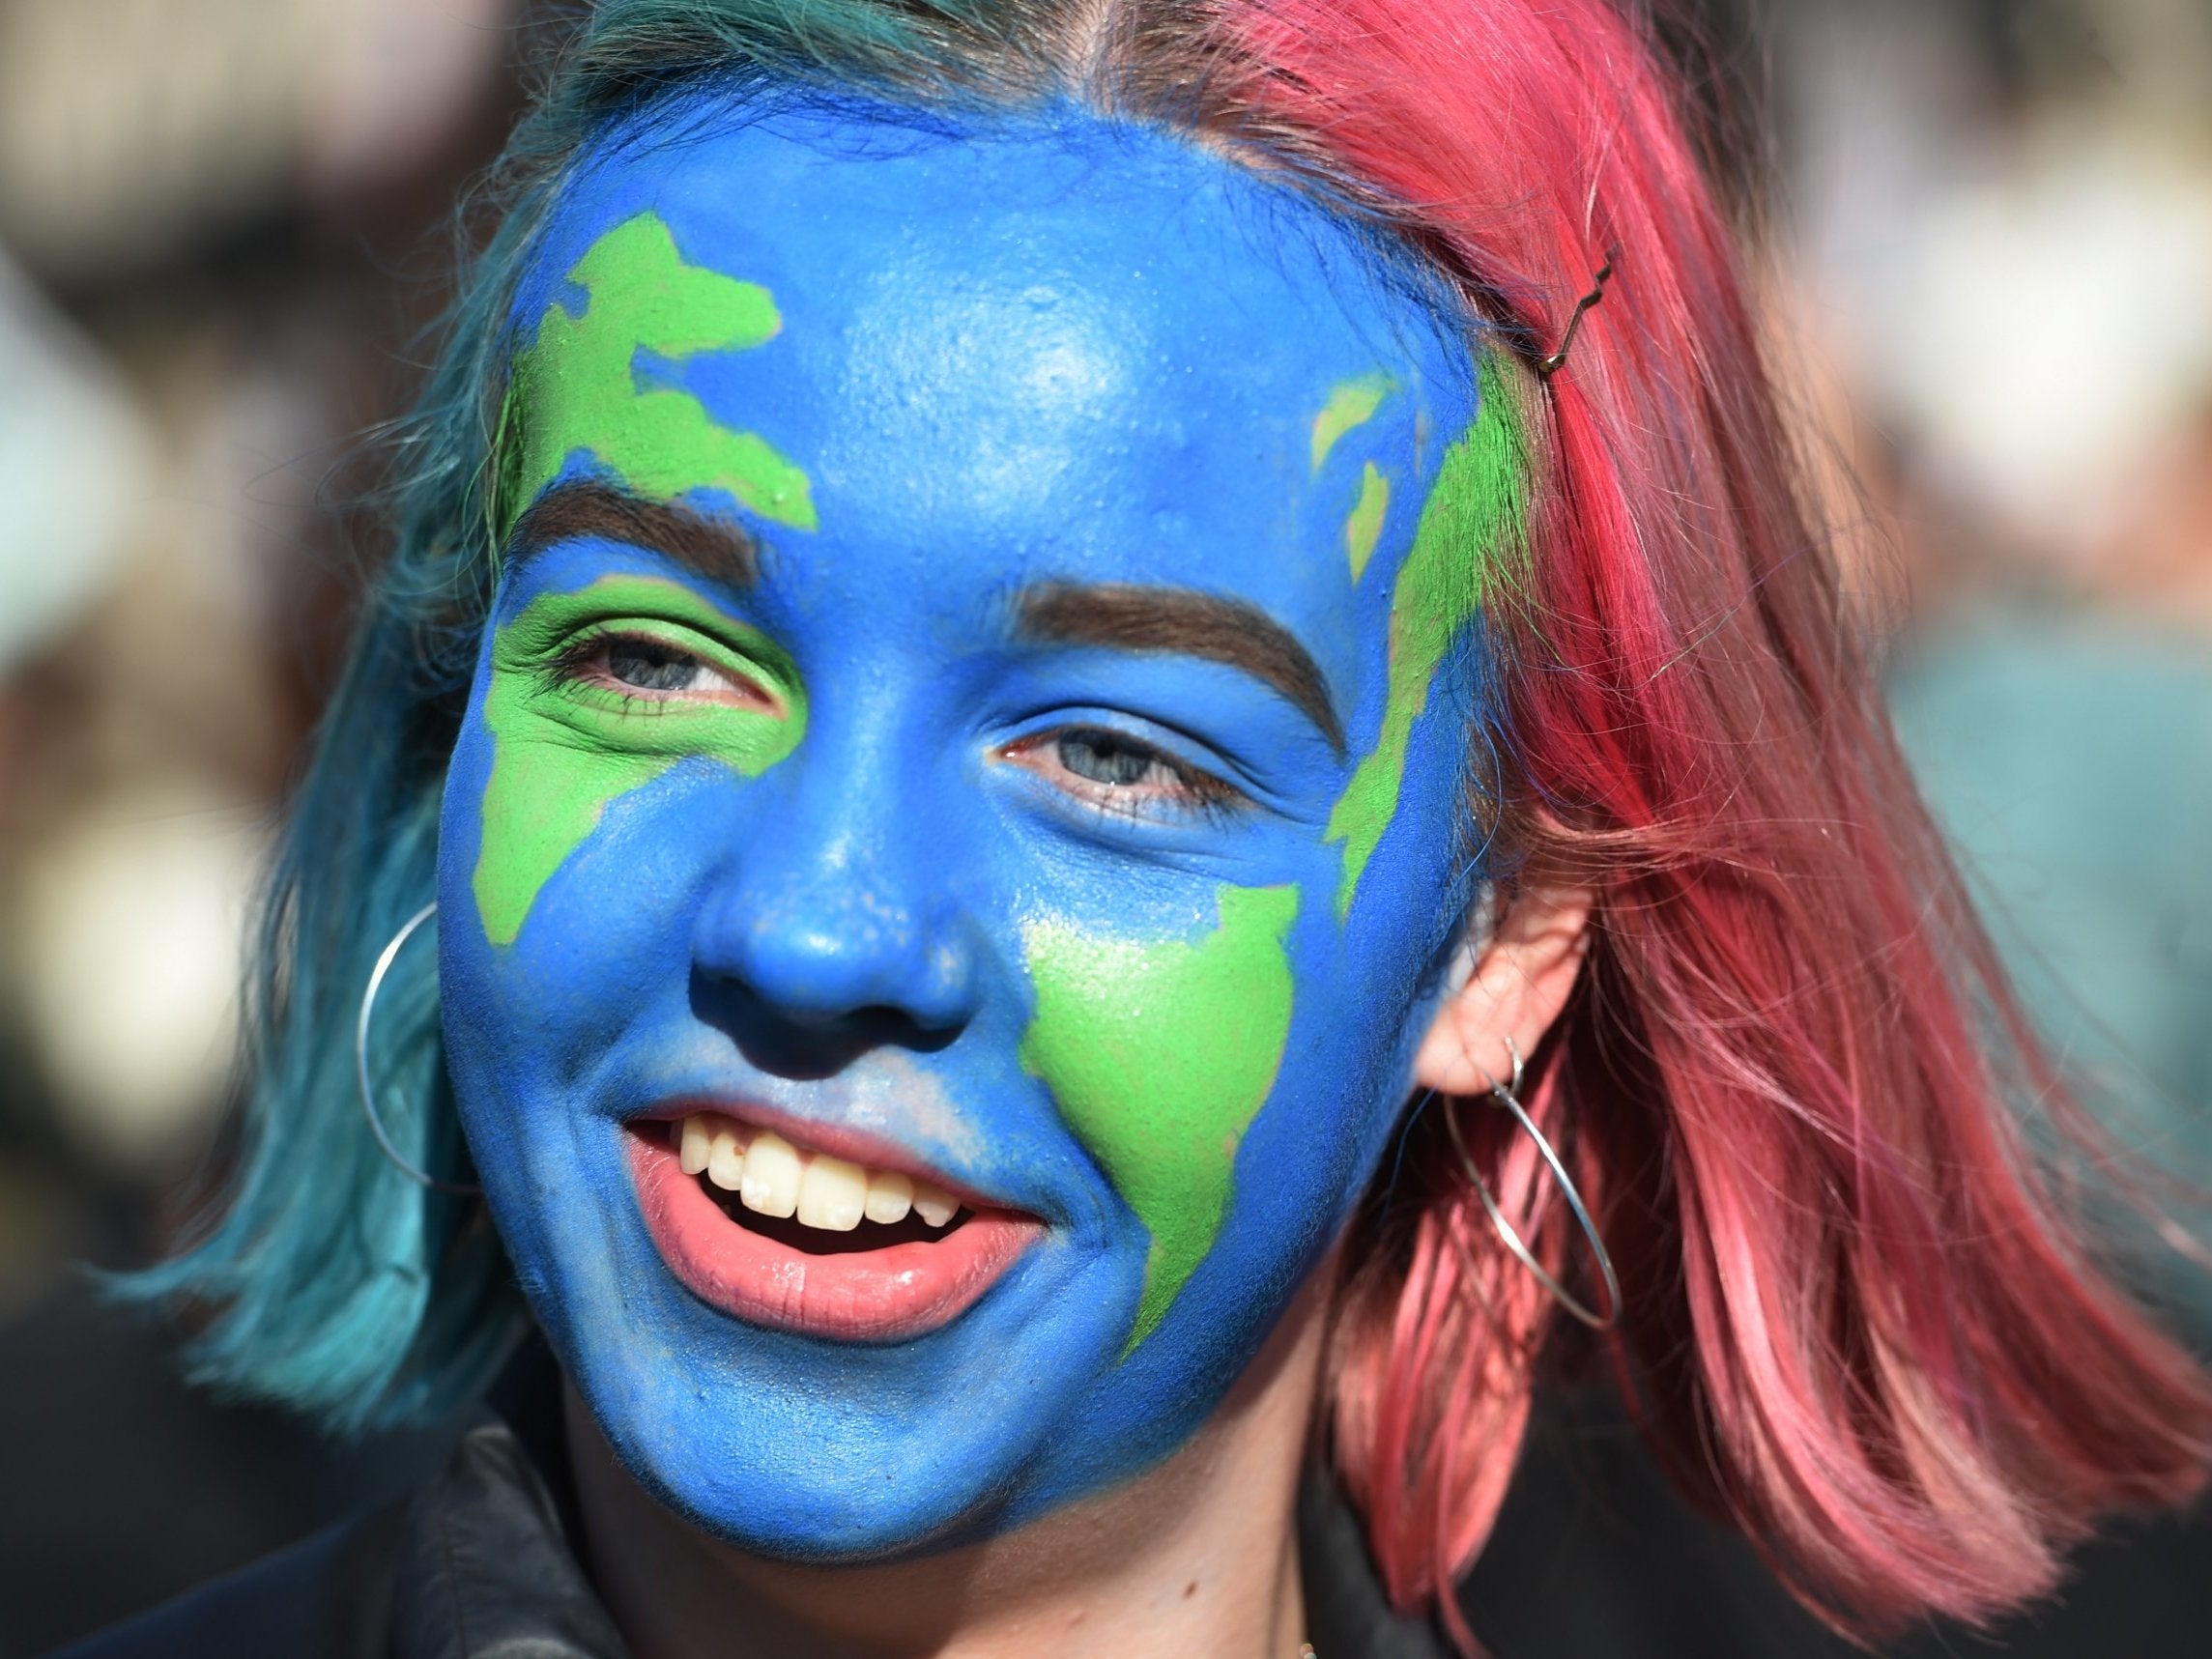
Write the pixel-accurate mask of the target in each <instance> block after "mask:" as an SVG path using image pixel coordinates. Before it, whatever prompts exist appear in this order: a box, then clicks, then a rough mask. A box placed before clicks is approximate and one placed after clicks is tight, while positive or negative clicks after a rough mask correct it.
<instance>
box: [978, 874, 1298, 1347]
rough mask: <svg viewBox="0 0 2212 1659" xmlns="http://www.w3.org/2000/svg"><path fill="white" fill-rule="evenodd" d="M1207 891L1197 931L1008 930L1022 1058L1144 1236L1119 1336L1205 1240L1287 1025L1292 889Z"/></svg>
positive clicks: (1217, 1224) (1179, 1285) (1222, 1206)
mask: <svg viewBox="0 0 2212 1659" xmlns="http://www.w3.org/2000/svg"><path fill="white" fill-rule="evenodd" d="M1216 900H1217V902H1218V905H1219V909H1220V923H1219V926H1218V927H1217V928H1216V929H1215V930H1213V931H1212V932H1211V933H1208V934H1205V935H1204V936H1202V937H1200V938H1198V939H1197V940H1195V941H1188V942H1187V941H1183V940H1164V941H1155V942H1142V943H1138V942H1131V941H1126V940H1115V939H1104V938H1100V937H1098V936H1097V935H1095V934H1092V933H1090V932H1087V931H1084V930H1080V929H1077V928H1075V927H1073V926H1070V925H1068V924H1066V923H1063V922H1059V921H1041V922H1032V923H1030V924H1029V925H1028V926H1026V927H1025V928H1024V929H1023V930H1022V945H1023V952H1024V955H1025V956H1026V958H1027V960H1028V964H1029V972H1030V976H1031V981H1032V984H1033V986H1034V988H1035V994H1036V1014H1035V1017H1034V1019H1033V1020H1032V1022H1031V1024H1030V1026H1029V1029H1028V1031H1027V1033H1026V1034H1025V1035H1024V1037H1023V1039H1022V1043H1021V1051H1020V1052H1021V1061H1022V1064H1023V1066H1024V1067H1025V1068H1027V1069H1028V1070H1029V1071H1030V1072H1032V1073H1035V1074H1036V1075H1037V1076H1038V1077H1040V1078H1042V1079H1043V1081H1044V1082H1045V1084H1046V1086H1047V1087H1048V1088H1049V1090H1050V1091H1051V1094H1052V1098H1053V1100H1054V1101H1055V1102H1056V1104H1057V1106H1058V1108H1059V1112H1060V1115H1061V1117H1062V1119H1063V1120H1064V1121H1065V1122H1066V1123H1067V1125H1068V1127H1069V1129H1070V1130H1072V1131H1073V1132H1074V1133H1075V1135H1076V1137H1077V1139H1078V1140H1080V1141H1081V1142H1082V1143H1083V1145H1084V1147H1085V1148H1086V1149H1087V1150H1088V1151H1089V1152H1090V1153H1091V1155H1092V1156H1093V1157H1094V1158H1097V1159H1098V1161H1099V1164H1100V1166H1101V1167H1102V1168H1103V1169H1104V1170H1105V1171H1106V1177H1107V1179H1108V1180H1110V1181H1111V1182H1112V1183H1113V1185H1114V1187H1115V1189H1116V1190H1117V1191H1118V1192H1119V1193H1120V1194H1121V1196H1122V1198H1123V1199H1124V1201H1125V1202H1127V1203H1128V1205H1129V1207H1130V1209H1131V1210H1132V1211H1134V1212H1135V1215H1136V1217H1137V1219H1138V1220H1139V1221H1141V1222H1142V1223H1143V1225H1144V1227H1145V1230H1146V1231H1147V1233H1149V1234H1150V1236H1151V1244H1150V1248H1149V1250H1148V1252H1147V1254H1146V1258H1145V1268H1144V1288H1143V1292H1142V1295H1141V1297H1140V1300H1139V1301H1138V1304H1137V1311H1136V1319H1135V1325H1134V1326H1133V1328H1132V1330H1131V1331H1130V1336H1129V1347H1131V1348H1134V1347H1135V1346H1136V1345H1137V1344H1138V1343H1140V1342H1142V1341H1143V1340H1144V1338H1145V1337H1146V1336H1148V1335H1150V1334H1151V1332H1152V1331H1153V1330H1154V1329H1155V1328H1157V1327H1158V1325H1159V1324H1160V1322H1161V1320H1162V1319H1163V1318H1164V1317H1165V1316H1166V1313H1167V1310H1168V1308H1169V1307H1170V1306H1171V1305H1172V1304H1173V1302H1174V1301H1175V1298H1176V1296H1177V1295H1178V1294H1179V1293H1180V1292H1181V1291H1182V1289H1183V1286H1184V1285H1185V1283H1186V1282H1188V1280H1189V1279H1190V1277H1191V1275H1192V1273H1193V1272H1194V1271H1195V1270H1196V1268H1197V1266H1198V1264H1199V1262H1200V1261H1202V1260H1203V1259H1204V1258H1205V1256H1206V1254H1207V1253H1208V1252H1209V1251H1210V1250H1211V1249H1212V1248H1213V1245H1214V1242H1215V1239H1216V1238H1217V1237H1218V1235H1219V1234H1220V1231H1221V1219H1222V1216H1223V1215H1224V1214H1225V1212H1226V1211H1227V1208H1228V1203H1229V1191H1230V1182H1231V1175H1232V1172H1233V1170H1234V1167H1235V1164H1236V1158H1237V1151H1238V1147H1239V1144H1240V1142H1241V1141H1242V1139H1243V1136H1244V1133H1245V1130H1247V1129H1248V1128H1250V1125H1251V1122H1252V1119H1253V1118H1254V1117H1255V1116H1257V1114H1258V1112H1259V1109H1260V1106H1261V1105H1262V1104H1263V1103H1264V1102H1265V1101H1266V1100H1267V1098H1268V1096H1269V1094H1270V1093H1271V1092H1272V1090H1273V1089H1274V1087H1275V1082H1276V1077H1277V1073H1278V1071H1279V1070H1280V1068H1281V1064H1282V1054H1283V1045H1284V1044H1285V1042H1286V1041H1287V1039H1288V1036H1289V1032H1290V1018H1291V1002H1292V994H1291V973H1290V963H1289V959H1288V958H1287V957H1286V956H1285V954H1284V950H1283V939H1284V936H1285V935H1286V934H1287V933H1288V931H1289V930H1290V926H1291V924H1292V922H1293V921H1294V920H1295V918H1296V916H1297V913H1298V904H1299V890H1298V888H1296V887H1294V886H1283V887H1256V888H1254V887H1232V886H1222V887H1221V888H1219V889H1218V890H1217V893H1216Z"/></svg>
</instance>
